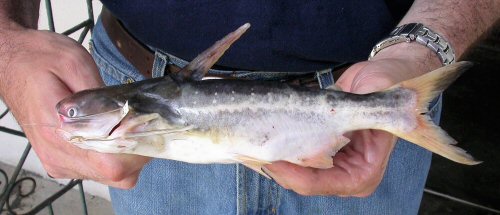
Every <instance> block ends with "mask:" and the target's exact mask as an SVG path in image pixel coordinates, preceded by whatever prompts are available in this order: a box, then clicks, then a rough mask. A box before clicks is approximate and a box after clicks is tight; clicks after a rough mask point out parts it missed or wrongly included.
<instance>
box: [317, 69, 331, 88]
mask: <svg viewBox="0 0 500 215" xmlns="http://www.w3.org/2000/svg"><path fill="white" fill-rule="evenodd" d="M332 71H333V69H331V68H328V69H325V70H321V71H317V72H316V78H317V79H318V84H319V88H321V89H326V88H328V87H330V86H332V85H333V84H334V80H333V72H332Z"/></svg>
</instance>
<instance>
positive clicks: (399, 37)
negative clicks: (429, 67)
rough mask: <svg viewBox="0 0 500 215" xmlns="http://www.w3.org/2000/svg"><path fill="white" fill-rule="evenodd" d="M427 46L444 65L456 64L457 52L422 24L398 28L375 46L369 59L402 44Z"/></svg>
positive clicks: (410, 24) (411, 24)
mask: <svg viewBox="0 0 500 215" xmlns="http://www.w3.org/2000/svg"><path fill="white" fill-rule="evenodd" d="M413 41H416V42H417V43H419V44H422V45H424V46H427V47H428V48H430V49H431V50H432V51H434V52H435V53H436V54H437V55H438V57H439V59H441V62H442V63H443V65H448V64H452V63H454V62H455V52H454V51H453V48H452V47H451V46H450V44H449V43H448V41H446V40H445V39H444V38H443V37H442V36H441V35H439V34H437V33H435V32H434V31H432V30H431V29H429V28H427V27H425V26H424V25H423V24H421V23H409V24H405V25H402V26H399V27H396V28H395V29H394V30H392V32H391V33H390V34H389V36H388V37H387V38H385V39H383V40H382V41H380V42H379V43H377V45H375V46H374V47H373V49H372V52H371V53H370V56H369V57H368V59H371V58H372V57H373V56H375V55H376V54H377V53H378V52H379V51H380V50H382V49H384V48H386V47H388V46H392V45H394V44H397V43H401V42H408V43H409V42H413Z"/></svg>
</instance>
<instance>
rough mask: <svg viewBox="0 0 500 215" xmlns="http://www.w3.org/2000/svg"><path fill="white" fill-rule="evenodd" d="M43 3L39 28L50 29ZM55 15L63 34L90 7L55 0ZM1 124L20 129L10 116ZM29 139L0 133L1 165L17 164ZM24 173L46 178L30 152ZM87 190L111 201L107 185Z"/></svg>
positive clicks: (97, 4)
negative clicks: (28, 172) (29, 172)
mask: <svg viewBox="0 0 500 215" xmlns="http://www.w3.org/2000/svg"><path fill="white" fill-rule="evenodd" d="M43 2H44V1H42V5H40V21H39V28H40V29H49V28H48V21H47V14H46V11H45V4H44V3H43ZM92 3H93V6H94V17H95V18H97V16H98V14H99V12H100V11H101V7H102V5H101V3H100V2H99V1H95V0H94V1H92ZM52 12H53V14H54V23H55V24H54V25H55V28H56V31H57V32H59V33H60V32H63V31H65V30H67V29H69V28H71V27H73V26H75V25H77V24H79V23H81V22H82V21H84V20H85V19H86V18H87V17H88V15H87V7H86V1H85V0H78V1H76V0H66V1H64V0H52ZM79 32H80V31H78V32H76V33H74V34H73V35H70V36H71V37H72V38H74V39H75V40H77V39H78V37H79V35H80V34H79ZM89 38H90V35H88V36H87V37H86V39H85V41H84V42H83V45H84V46H85V47H86V48H87V49H88V42H89ZM5 109H6V107H5V105H4V104H3V103H2V102H1V101H0V112H3V111H4V110H5ZM0 125H1V126H5V127H9V128H13V129H17V130H20V127H19V125H18V124H17V123H16V121H15V120H14V117H13V116H12V115H11V114H10V113H9V115H7V116H6V117H4V118H3V119H1V120H0ZM26 144H27V140H26V139H25V138H19V137H16V136H13V135H9V134H5V133H3V132H0V162H3V163H7V164H10V165H17V162H18V161H19V158H20V157H21V154H22V153H23V151H24V148H25V147H26ZM23 168H24V169H25V170H28V171H31V172H34V173H37V174H39V175H42V176H44V177H45V178H48V177H47V174H46V172H45V170H44V169H43V167H42V165H41V163H40V160H39V159H38V157H37V156H36V154H35V153H34V151H31V152H30V154H29V156H28V158H27V160H26V163H25V164H24V167H23ZM58 181H59V182H60V183H65V182H67V181H66V180H58ZM84 189H85V191H86V192H87V193H89V194H92V195H96V196H100V197H103V198H106V199H109V193H108V189H107V187H106V186H104V185H101V184H98V183H95V182H91V181H85V182H84Z"/></svg>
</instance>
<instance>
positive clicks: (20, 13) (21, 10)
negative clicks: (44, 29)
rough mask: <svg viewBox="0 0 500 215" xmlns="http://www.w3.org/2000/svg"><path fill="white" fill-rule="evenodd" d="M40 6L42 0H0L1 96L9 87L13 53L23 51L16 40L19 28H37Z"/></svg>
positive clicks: (1, 96) (0, 96)
mask: <svg viewBox="0 0 500 215" xmlns="http://www.w3.org/2000/svg"><path fill="white" fill-rule="evenodd" d="M39 6H40V0H0V98H3V97H4V94H5V92H4V91H5V90H8V89H9V87H8V86H7V84H8V83H9V81H11V80H10V76H9V75H8V74H6V73H7V70H8V67H9V62H10V61H11V57H12V54H13V53H15V52H19V51H21V50H20V47H19V45H18V43H16V42H15V39H16V38H18V37H19V32H18V30H22V29H26V28H29V29H36V28H37V26H38V11H39Z"/></svg>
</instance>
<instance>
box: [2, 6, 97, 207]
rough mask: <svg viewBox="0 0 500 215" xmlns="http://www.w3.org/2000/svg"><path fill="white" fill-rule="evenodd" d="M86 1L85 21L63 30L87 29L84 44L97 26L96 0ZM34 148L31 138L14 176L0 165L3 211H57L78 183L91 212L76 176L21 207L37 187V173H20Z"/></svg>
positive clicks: (52, 27)
mask: <svg viewBox="0 0 500 215" xmlns="http://www.w3.org/2000/svg"><path fill="white" fill-rule="evenodd" d="M86 2H87V12H88V18H87V19H86V20H85V21H83V22H81V23H79V24H77V25H75V26H74V27H72V28H70V29H68V30H66V31H64V32H62V33H61V34H63V35H70V34H73V33H75V32H77V31H78V30H81V29H83V30H82V31H81V33H80V36H79V37H78V42H79V43H80V44H81V43H82V42H83V40H84V39H85V37H86V36H87V35H88V33H89V32H91V31H92V29H93V27H94V11H93V8H92V0H86ZM45 6H46V10H47V17H48V24H49V29H50V30H51V31H53V32H56V30H55V25H54V19H53V13H52V2H51V1H50V0H45ZM8 112H9V110H8V109H7V110H5V111H3V112H2V113H1V114H0V120H1V119H2V118H4V117H5V116H6V115H7V113H8ZM0 132H4V133H7V134H11V135H15V136H18V137H26V136H25V134H24V133H23V132H21V131H18V130H14V129H11V128H7V127H4V126H0ZM30 151H31V145H30V144H29V142H28V144H27V146H26V148H25V149H24V152H23V154H22V155H21V158H20V159H19V162H18V164H17V166H16V167H15V170H14V172H13V174H12V175H11V176H10V178H9V176H8V175H7V173H6V172H5V171H3V170H2V169H0V214H4V213H7V214H36V213H38V212H40V211H41V210H43V209H45V208H48V211H49V213H50V214H54V209H53V204H52V203H53V202H54V201H56V200H57V199H58V198H59V197H61V196H62V195H64V194H65V193H67V192H68V191H69V190H71V189H72V188H73V187H75V186H78V190H79V192H80V197H81V202H82V206H83V209H82V214H88V212H87V204H86V200H85V193H84V191H83V185H82V180H76V179H73V180H71V181H69V182H68V183H67V184H66V185H65V186H64V187H63V188H61V189H60V190H59V191H57V192H55V193H53V194H52V195H51V196H49V197H47V198H46V199H45V200H43V201H41V202H40V203H38V204H37V205H35V206H34V207H32V208H29V209H28V210H25V209H21V208H20V207H19V206H20V205H21V204H20V202H21V201H23V199H25V198H27V197H29V196H31V195H32V194H33V193H35V191H36V185H37V184H36V181H35V179H34V178H33V177H29V176H25V177H20V173H21V169H22V167H23V165H24V162H25V161H26V158H27V157H28V154H29V153H30ZM20 210H21V211H20Z"/></svg>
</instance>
